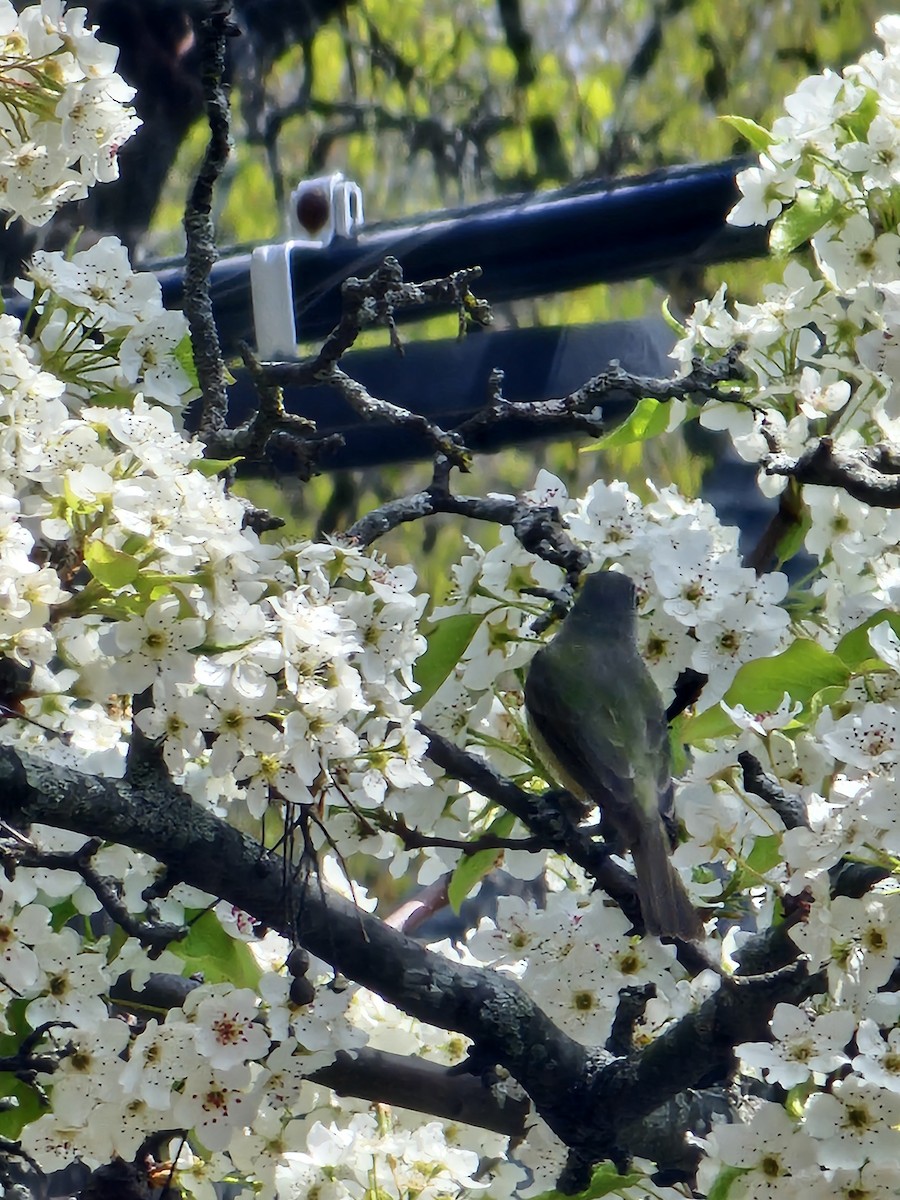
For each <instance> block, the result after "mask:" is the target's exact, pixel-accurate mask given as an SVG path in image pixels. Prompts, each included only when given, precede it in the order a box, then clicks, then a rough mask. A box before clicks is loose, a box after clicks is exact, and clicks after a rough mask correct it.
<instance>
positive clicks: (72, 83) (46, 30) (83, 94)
mask: <svg viewBox="0 0 900 1200" xmlns="http://www.w3.org/2000/svg"><path fill="white" fill-rule="evenodd" d="M86 16H87V12H86V10H85V9H83V8H73V9H69V10H68V11H64V7H63V3H62V0H42V2H41V4H40V6H38V5H33V6H31V7H29V8H25V9H24V10H23V11H22V13H21V14H18V13H17V12H16V10H15V8H14V7H13V5H12V3H11V0H2V4H0V208H2V209H6V210H7V211H8V212H10V213H11V214H12V215H13V216H21V217H23V218H24V219H25V220H27V221H30V222H31V223H32V224H34V225H43V224H44V223H45V222H46V221H48V220H49V219H50V217H52V216H53V214H54V212H56V210H57V209H58V208H59V206H60V205H61V204H64V203H65V202H66V201H69V200H80V199H82V198H83V197H84V196H86V195H87V193H88V188H89V187H90V186H91V185H92V184H93V183H96V182H107V181H109V180H111V179H116V178H117V177H118V174H119V167H118V162H117V159H116V153H117V151H118V149H119V147H120V146H121V145H122V143H123V142H125V141H127V139H128V138H130V137H131V135H132V134H133V133H134V131H135V130H136V129H137V127H138V126H139V125H140V121H139V120H138V119H137V117H136V116H135V114H134V110H133V109H132V108H131V107H130V106H129V104H128V101H129V100H131V98H132V97H133V95H134V89H133V88H131V87H129V86H128V85H127V84H126V83H125V82H124V81H123V80H122V79H121V77H120V76H119V75H117V74H116V72H115V65H116V57H117V50H116V48H115V47H114V46H108V45H106V44H104V43H103V42H100V41H98V40H97V38H96V37H95V36H94V33H93V31H92V30H91V29H90V28H86V27H85V23H84V22H85V18H86Z"/></svg>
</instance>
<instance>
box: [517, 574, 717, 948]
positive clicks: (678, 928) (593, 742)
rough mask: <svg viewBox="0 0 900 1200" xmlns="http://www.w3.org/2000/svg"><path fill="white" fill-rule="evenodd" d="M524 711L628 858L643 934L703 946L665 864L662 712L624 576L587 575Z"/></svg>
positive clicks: (536, 739)
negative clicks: (599, 812) (634, 877)
mask: <svg viewBox="0 0 900 1200" xmlns="http://www.w3.org/2000/svg"><path fill="white" fill-rule="evenodd" d="M525 709H526V713H527V716H528V726H529V731H530V733H531V738H532V742H533V744H534V747H535V749H536V751H537V753H538V754H539V755H540V757H541V759H542V761H543V762H544V763H545V765H546V766H547V767H548V768H549V769H550V771H551V772H552V774H553V775H555V776H556V778H557V779H558V780H559V782H560V783H561V784H563V786H564V787H565V788H566V789H567V790H568V791H569V792H571V793H572V795H573V796H575V797H576V798H577V799H579V800H581V801H585V802H588V803H590V804H591V805H593V804H598V805H599V806H600V808H601V810H602V814H603V833H604V836H605V837H606V838H607V840H608V841H609V843H610V845H611V847H612V849H613V850H615V852H616V853H621V852H622V851H623V850H630V851H631V853H632V857H633V858H634V869H635V873H636V875H637V886H638V898H639V900H640V902H641V912H642V914H643V917H644V924H645V926H646V928H647V930H648V931H649V932H650V933H656V934H661V935H663V936H668V937H678V938H684V939H686V940H688V941H692V940H697V939H700V938H702V937H703V926H702V924H701V922H700V918H699V916H698V915H697V912H696V911H695V909H694V907H693V905H692V904H691V901H690V899H689V898H688V894H687V892H686V890H685V887H684V884H683V883H682V881H681V877H680V876H679V874H678V872H677V871H676V870H675V868H674V867H673V866H672V863H671V861H670V860H669V853H670V851H671V849H672V847H673V843H674V837H675V820H674V815H673V804H672V799H673V788H672V777H671V774H670V766H669V737H668V728H667V725H666V714H665V709H664V708H663V702H662V697H661V696H660V694H659V691H658V690H657V687H656V684H655V683H654V682H653V679H652V678H651V676H650V672H649V671H648V670H647V667H646V665H645V663H644V660H643V659H642V657H641V655H640V652H639V650H638V646H637V638H636V617H635V589H634V584H633V583H632V582H631V580H630V579H629V578H628V577H627V575H621V574H618V573H617V572H613V571H598V572H597V573H596V574H593V575H589V576H588V577H587V579H586V580H585V581H584V584H583V585H582V587H581V590H580V592H579V593H578V596H577V598H576V600H575V603H574V605H573V606H572V609H571V611H570V612H569V613H568V615H567V616H566V618H565V620H564V621H563V623H562V625H561V626H560V628H559V631H558V632H557V634H556V635H555V637H554V638H553V639H552V641H550V642H549V643H548V644H547V645H546V646H543V647H542V648H541V649H540V650H538V652H537V654H535V656H534V658H533V659H532V660H531V666H530V668H529V670H528V676H527V678H526V680H525Z"/></svg>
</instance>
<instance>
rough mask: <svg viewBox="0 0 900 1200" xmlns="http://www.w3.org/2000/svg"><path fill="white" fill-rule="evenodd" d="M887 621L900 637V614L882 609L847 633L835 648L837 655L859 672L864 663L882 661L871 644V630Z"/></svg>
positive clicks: (852, 669)
mask: <svg viewBox="0 0 900 1200" xmlns="http://www.w3.org/2000/svg"><path fill="white" fill-rule="evenodd" d="M885 621H887V623H888V624H889V625H890V627H891V629H893V631H894V633H896V634H898V635H900V613H897V612H893V611H891V609H889V608H880V609H879V610H878V612H877V613H873V615H872V616H871V617H866V619H865V621H863V623H862V624H861V625H857V626H856V627H855V628H854V629H851V630H850V631H849V632H848V633H845V634H844V636H843V637H842V638H841V640H840V641H839V642H838V644H837V645H836V646H835V648H834V652H835V654H836V655H837V656H838V658H839V659H840V660H841V661H842V662H845V663H846V664H847V666H848V667H849V668H850V669H851V671H858V670H859V669H860V668H861V667H862V665H863V663H867V662H872V661H874V662H878V661H880V660H879V659H878V655H877V654H876V653H875V651H874V650H873V649H872V646H871V643H870V642H869V630H870V629H873V628H874V627H875V626H876V625H881V624H883V622H885Z"/></svg>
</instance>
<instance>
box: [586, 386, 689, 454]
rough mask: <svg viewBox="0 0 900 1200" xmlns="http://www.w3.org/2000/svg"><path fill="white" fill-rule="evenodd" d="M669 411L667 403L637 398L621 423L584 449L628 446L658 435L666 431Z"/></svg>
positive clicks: (610, 448)
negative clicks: (629, 412) (628, 414)
mask: <svg viewBox="0 0 900 1200" xmlns="http://www.w3.org/2000/svg"><path fill="white" fill-rule="evenodd" d="M669 412H670V409H669V406H668V404H662V403H661V402H660V401H659V400H654V399H652V397H650V396H645V397H644V399H643V400H638V402H637V404H636V405H635V406H634V408H633V409H632V410H631V414H630V416H628V417H627V418H626V419H625V420H624V421H623V422H622V424H621V425H619V426H618V427H617V428H616V429H614V430H613V431H612V433H607V434H606V435H605V437H602V438H600V440H599V441H597V442H592V443H591V445H590V446H585V447H584V451H588V450H613V449H615V448H616V447H618V446H628V445H630V444H631V443H632V442H646V441H648V440H649V439H650V438H653V437H658V435H659V434H661V433H665V432H666V429H667V427H668V424H669Z"/></svg>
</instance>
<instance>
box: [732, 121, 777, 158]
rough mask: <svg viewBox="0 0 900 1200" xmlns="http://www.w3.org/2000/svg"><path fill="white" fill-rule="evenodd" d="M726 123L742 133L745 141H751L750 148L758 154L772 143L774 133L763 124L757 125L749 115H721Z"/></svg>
mask: <svg viewBox="0 0 900 1200" xmlns="http://www.w3.org/2000/svg"><path fill="white" fill-rule="evenodd" d="M719 120H720V121H723V122H724V123H725V124H726V125H730V126H731V128H732V129H734V130H735V131H736V132H737V133H739V134H740V135H741V137H742V138H743V139H744V141H746V142H749V143H750V148H751V149H752V150H755V151H756V152H757V153H758V154H759V153H762V151H763V150H768V148H769V147H770V146H771V145H772V140H773V139H772V135H771V133H770V132H769V130H768V129H766V128H765V127H764V126H763V125H757V123H756V122H755V121H751V120H750V118H749V117H733V116H730V115H728V116H722V117H719Z"/></svg>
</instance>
